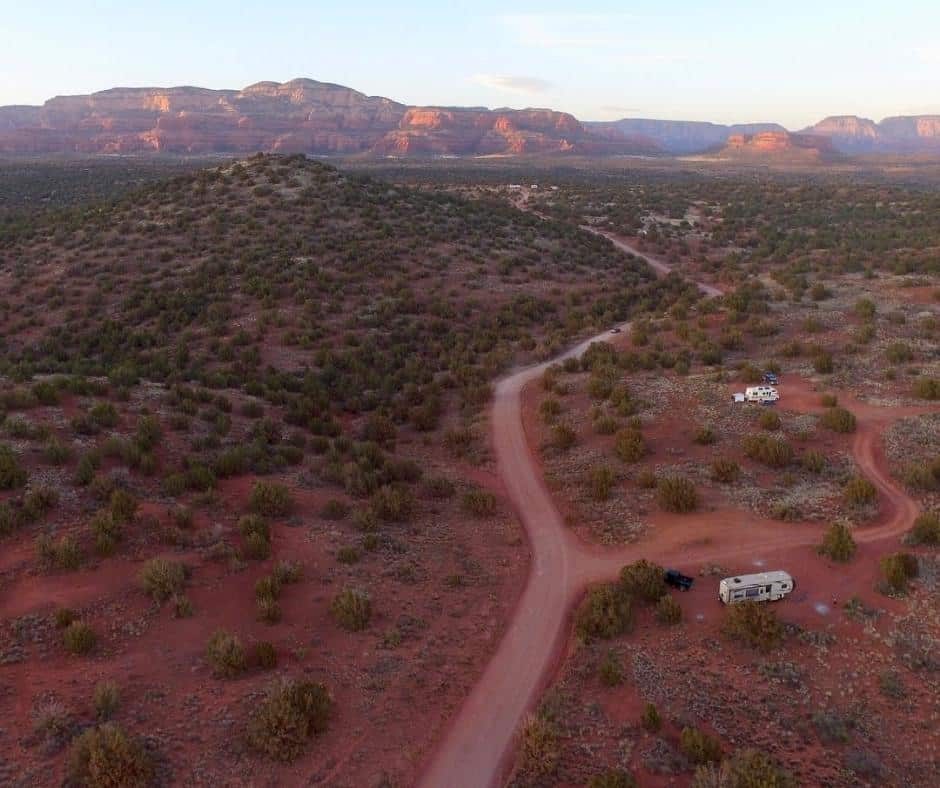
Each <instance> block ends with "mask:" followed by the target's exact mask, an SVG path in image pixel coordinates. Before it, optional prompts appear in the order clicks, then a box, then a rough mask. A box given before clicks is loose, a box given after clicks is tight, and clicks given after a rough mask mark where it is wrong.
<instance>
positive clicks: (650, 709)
mask: <svg viewBox="0 0 940 788" xmlns="http://www.w3.org/2000/svg"><path fill="white" fill-rule="evenodd" d="M640 725H642V726H643V728H644V729H645V730H648V731H650V732H651V733H655V732H656V731H658V730H659V729H660V728H662V727H663V718H662V716H660V713H659V710H658V709H657V708H656V705H655V704H653V703H650V702H648V701H647V703H646V705H645V706H644V707H643V714H642V715H641V716H640Z"/></svg>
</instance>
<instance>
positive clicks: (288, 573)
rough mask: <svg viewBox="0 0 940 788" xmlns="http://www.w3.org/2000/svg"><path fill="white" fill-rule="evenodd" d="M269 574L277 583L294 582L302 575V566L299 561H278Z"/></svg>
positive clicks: (287, 583)
mask: <svg viewBox="0 0 940 788" xmlns="http://www.w3.org/2000/svg"><path fill="white" fill-rule="evenodd" d="M271 576H272V577H273V578H274V579H275V580H276V581H277V583H278V585H282V586H286V585H290V584H291V583H296V582H298V581H299V580H300V578H301V577H302V576H303V567H302V566H301V564H300V562H299V561H278V562H277V563H276V564H275V565H274V568H273V569H272V570H271Z"/></svg>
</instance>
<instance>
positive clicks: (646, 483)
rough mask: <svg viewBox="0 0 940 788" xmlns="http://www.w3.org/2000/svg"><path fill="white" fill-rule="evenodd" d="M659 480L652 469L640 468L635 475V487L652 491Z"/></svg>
mask: <svg viewBox="0 0 940 788" xmlns="http://www.w3.org/2000/svg"><path fill="white" fill-rule="evenodd" d="M658 481H659V480H658V479H657V478H656V473H655V472H654V471H653V469H652V468H641V469H640V472H639V473H638V474H637V475H636V483H637V486H638V487H640V488H641V489H643V490H652V489H654V488H655V487H656V484H657V482H658Z"/></svg>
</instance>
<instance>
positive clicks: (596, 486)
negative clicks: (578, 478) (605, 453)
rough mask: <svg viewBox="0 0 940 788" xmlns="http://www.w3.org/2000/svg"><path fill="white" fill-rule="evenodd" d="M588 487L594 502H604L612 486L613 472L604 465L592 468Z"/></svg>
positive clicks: (608, 496)
mask: <svg viewBox="0 0 940 788" xmlns="http://www.w3.org/2000/svg"><path fill="white" fill-rule="evenodd" d="M588 486H589V488H590V491H591V497H592V498H593V499H594V500H595V501H606V500H607V499H608V498H610V490H611V488H612V487H613V486H614V472H613V471H612V470H611V469H610V468H608V467H607V466H606V465H599V466H597V467H594V468H592V469H591V476H590V479H589V484H588Z"/></svg>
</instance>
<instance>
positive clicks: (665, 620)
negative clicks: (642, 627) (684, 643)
mask: <svg viewBox="0 0 940 788" xmlns="http://www.w3.org/2000/svg"><path fill="white" fill-rule="evenodd" d="M656 618H657V619H658V620H659V622H660V623H661V624H669V625H673V624H678V623H680V622H681V621H682V607H681V606H680V605H679V603H678V602H676V598H675V597H674V596H670V595H669V594H667V595H666V596H664V597H662V598H661V599H660V600H659V602H658V603H657V604H656Z"/></svg>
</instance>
